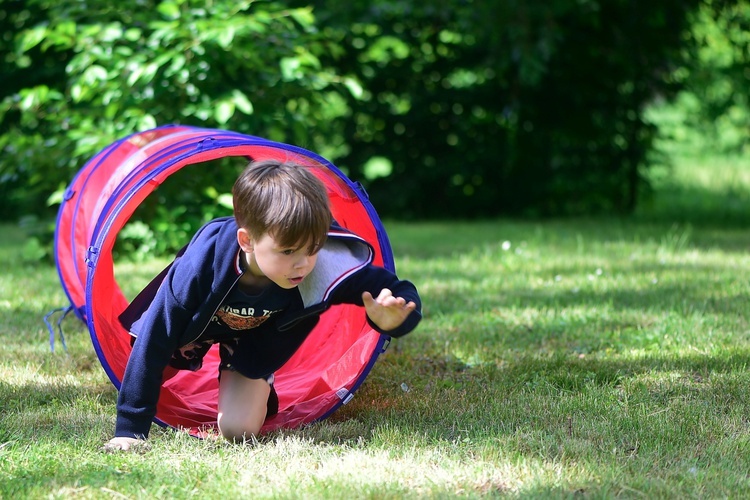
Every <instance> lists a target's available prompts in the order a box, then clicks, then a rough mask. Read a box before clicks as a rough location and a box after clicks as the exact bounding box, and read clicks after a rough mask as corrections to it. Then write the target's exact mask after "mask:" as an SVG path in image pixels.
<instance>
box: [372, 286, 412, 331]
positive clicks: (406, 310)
mask: <svg viewBox="0 0 750 500" xmlns="http://www.w3.org/2000/svg"><path fill="white" fill-rule="evenodd" d="M362 301H363V302H364V303H365V310H366V311H367V316H368V317H369V318H370V320H371V321H372V322H373V323H375V324H376V325H377V326H378V328H380V329H381V330H383V331H388V330H393V329H394V328H398V327H399V326H401V324H402V323H403V322H404V321H405V320H406V318H407V317H408V316H409V314H411V312H412V311H413V310H414V309H416V308H417V304H415V303H414V302H413V301H409V302H408V303H407V302H406V299H404V298H403V297H394V296H393V292H391V291H390V290H389V289H387V288H383V289H382V290H381V291H380V294H379V295H378V297H377V298H373V297H372V294H371V293H370V292H364V293H363V294H362Z"/></svg>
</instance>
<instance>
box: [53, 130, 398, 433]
mask: <svg viewBox="0 0 750 500" xmlns="http://www.w3.org/2000/svg"><path fill="white" fill-rule="evenodd" d="M233 156H236V157H246V158H253V159H255V160H264V159H277V160H282V161H292V162H295V163H298V164H301V165H306V166H310V167H312V170H313V172H315V174H316V175H317V176H318V177H319V178H320V179H321V180H322V181H323V182H324V183H325V185H326V187H327V189H328V196H329V198H330V200H331V206H332V211H333V215H334V217H335V219H336V220H337V222H338V223H339V224H341V225H342V226H344V227H346V228H347V229H349V230H351V231H353V232H354V233H356V234H358V235H359V236H361V237H363V238H365V239H366V240H367V241H368V242H370V243H371V244H372V245H373V247H374V248H375V252H376V257H375V264H377V265H381V266H384V267H386V268H388V269H391V270H394V265H393V256H392V253H391V248H390V244H389V242H388V238H387V235H386V233H385V230H384V229H383V226H382V224H381V222H380V220H379V218H378V216H377V214H376V212H375V210H374V208H373V207H372V205H371V204H370V203H369V201H368V200H367V196H366V194H365V193H364V191H363V190H362V189H361V187H359V186H358V185H357V184H355V183H353V182H352V181H351V180H349V179H348V178H347V177H346V176H345V175H344V174H343V173H342V172H341V171H340V170H338V169H337V168H336V167H335V166H334V165H332V164H331V163H330V162H328V161H327V160H325V159H324V158H322V157H320V156H318V155H316V154H314V153H312V152H310V151H306V150H304V149H302V148H299V147H295V146H290V145H287V144H282V143H278V142H273V141H269V140H266V139H262V138H259V137H253V136H248V135H243V134H238V133H235V132H230V131H223V130H215V129H204V128H196V127H187V126H165V127H160V128H156V129H153V130H149V131H146V132H140V133H137V134H133V135H131V136H129V137H126V138H124V139H122V140H120V141H117V142H115V143H114V144H111V145H110V146H108V147H107V148H105V149H104V150H102V151H101V152H99V153H98V154H97V155H96V156H94V158H92V159H91V160H90V161H89V162H88V163H86V165H84V167H83V168H82V169H81V171H80V172H79V173H78V174H77V175H76V177H75V178H74V180H73V182H72V183H71V185H70V186H69V188H68V189H67V191H66V193H65V196H64V201H63V203H62V205H61V207H60V210H59V213H58V220H57V227H56V231H55V258H56V263H57V269H58V273H59V275H60V280H61V282H62V286H63V289H64V290H65V292H66V294H67V296H68V298H69V299H70V303H71V306H72V308H73V310H74V311H75V313H76V315H77V316H78V317H79V318H80V319H81V320H83V321H85V322H86V324H87V325H88V329H89V332H90V334H91V339H92V342H93V345H94V348H95V350H96V353H97V355H98V357H99V360H100V362H101V364H102V367H103V368H104V370H105V371H106V373H107V374H108V376H109V378H110V379H111V380H112V383H113V384H114V385H115V387H117V388H118V389H119V388H120V383H121V380H122V376H123V373H124V371H125V365H126V363H127V360H128V356H129V353H130V349H131V348H130V338H131V337H130V335H129V334H128V332H127V331H125V329H124V328H123V327H122V326H121V324H120V323H119V321H118V320H117V317H118V315H119V314H120V313H121V312H122V311H123V310H124V309H125V307H127V305H128V301H127V299H126V298H125V296H124V295H123V293H122V291H121V290H120V287H119V285H118V283H117V281H116V279H115V273H114V262H113V257H112V249H113V246H114V243H115V241H116V238H117V235H118V232H119V231H120V230H121V229H122V228H123V226H124V225H125V223H126V222H127V221H128V219H129V218H130V217H131V216H132V214H133V212H134V211H135V209H136V208H137V207H138V205H139V204H140V203H141V202H142V201H143V200H144V199H145V198H146V197H147V196H148V195H149V194H150V193H151V192H153V191H154V190H155V189H156V188H157V187H158V186H159V185H160V184H161V183H162V182H164V181H165V179H167V178H168V177H169V176H170V175H171V174H173V173H174V172H176V171H178V170H180V169H182V168H183V167H187V166H190V165H194V164H197V163H202V162H207V161H209V160H215V159H218V158H225V157H233ZM229 188H231V186H229V187H227V191H228V190H229ZM186 243H187V242H186ZM388 341H389V338H388V337H387V336H385V335H381V334H379V333H378V332H376V331H374V330H373V329H372V328H371V327H370V326H368V324H367V321H366V319H365V315H364V311H363V310H362V309H361V308H358V307H355V306H348V305H345V306H335V307H333V308H331V309H330V310H329V311H327V312H326V313H324V315H323V317H322V318H321V321H320V323H319V324H318V326H317V327H316V328H315V329H314V330H313V332H312V333H311V334H310V336H309V337H308V338H307V340H306V341H305V343H304V344H303V345H302V347H301V348H300V349H299V351H298V352H297V353H296V354H295V355H294V356H293V357H292V358H291V359H290V360H289V361H288V362H287V363H286V364H285V365H284V366H283V367H282V368H281V369H279V371H278V372H276V382H275V387H276V390H277V392H278V396H279V413H278V414H277V415H275V416H273V417H271V418H269V419H268V420H266V422H265V424H264V426H263V429H262V432H267V431H271V430H274V429H278V428H294V427H298V426H300V425H302V424H305V423H309V422H313V421H315V420H319V419H322V418H325V417H327V416H328V415H329V414H331V413H332V412H333V411H335V410H336V409H337V408H338V407H339V406H340V405H341V404H344V403H346V402H348V401H349V399H350V398H351V397H352V395H353V393H354V391H355V390H356V389H357V388H358V387H359V385H360V384H361V383H362V382H363V381H364V379H365V377H366V376H367V374H368V372H369V371H370V369H371V368H372V366H373V364H374V363H375V361H376V359H377V357H378V356H379V355H380V354H381V353H382V352H383V351H384V350H385V348H386V346H387V344H388ZM218 362H219V356H218V350H217V348H216V346H214V348H213V349H212V350H211V351H210V352H209V353H208V355H207V356H206V358H205V361H204V366H203V368H202V369H201V370H199V371H197V372H189V371H181V372H178V373H177V374H176V375H175V376H173V377H171V378H169V379H168V380H166V381H165V382H164V384H163V386H162V392H161V397H160V400H159V406H158V408H157V413H156V421H157V423H159V424H161V425H168V426H172V427H177V428H185V429H187V430H189V431H190V432H191V433H192V434H194V435H202V434H203V433H204V432H206V431H209V430H210V429H212V428H213V427H214V426H215V425H216V405H217V399H218V380H217V366H218Z"/></svg>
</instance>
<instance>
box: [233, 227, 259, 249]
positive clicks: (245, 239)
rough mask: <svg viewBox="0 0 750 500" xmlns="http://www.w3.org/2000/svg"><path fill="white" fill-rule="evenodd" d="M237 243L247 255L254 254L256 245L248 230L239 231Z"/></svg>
mask: <svg viewBox="0 0 750 500" xmlns="http://www.w3.org/2000/svg"><path fill="white" fill-rule="evenodd" d="M237 243H239V244H240V248H241V249H242V251H243V252H245V253H253V248H254V246H255V243H254V242H253V238H252V236H250V233H249V232H247V229H245V228H244V227H241V228H239V229H238V230H237Z"/></svg>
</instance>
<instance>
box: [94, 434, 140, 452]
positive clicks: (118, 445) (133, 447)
mask: <svg viewBox="0 0 750 500" xmlns="http://www.w3.org/2000/svg"><path fill="white" fill-rule="evenodd" d="M150 449H151V446H150V445H149V444H148V443H147V442H146V441H144V440H143V439H134V438H126V437H118V438H112V439H110V440H109V442H107V443H106V444H105V445H104V446H103V447H102V451H104V452H105V453H117V452H120V451H131V452H135V453H145V452H147V451H149V450H150Z"/></svg>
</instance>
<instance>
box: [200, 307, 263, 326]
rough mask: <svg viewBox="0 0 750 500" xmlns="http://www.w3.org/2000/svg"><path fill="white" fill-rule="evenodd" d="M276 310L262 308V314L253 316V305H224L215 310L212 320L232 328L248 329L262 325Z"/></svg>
mask: <svg viewBox="0 0 750 500" xmlns="http://www.w3.org/2000/svg"><path fill="white" fill-rule="evenodd" d="M275 312H277V311H269V310H263V314H262V315H260V316H255V308H254V307H240V308H237V307H232V306H230V305H224V306H222V307H220V308H219V310H218V311H216V315H215V316H214V321H220V322H222V323H224V324H225V325H226V326H228V327H229V328H231V329H232V330H250V329H252V328H258V327H259V326H260V325H262V324H263V323H264V322H265V321H266V320H267V319H268V318H270V317H271V314H273V313H275Z"/></svg>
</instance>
